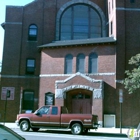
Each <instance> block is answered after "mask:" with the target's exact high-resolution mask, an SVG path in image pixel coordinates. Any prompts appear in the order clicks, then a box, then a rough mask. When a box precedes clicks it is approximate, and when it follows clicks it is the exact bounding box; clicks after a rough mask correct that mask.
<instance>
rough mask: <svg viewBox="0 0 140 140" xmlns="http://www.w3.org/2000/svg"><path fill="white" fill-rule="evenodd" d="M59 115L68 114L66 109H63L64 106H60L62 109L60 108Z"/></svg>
mask: <svg viewBox="0 0 140 140" xmlns="http://www.w3.org/2000/svg"><path fill="white" fill-rule="evenodd" d="M61 113H62V114H68V110H67V108H66V107H64V106H62V107H61Z"/></svg>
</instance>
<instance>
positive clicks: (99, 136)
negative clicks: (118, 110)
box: [14, 129, 128, 140]
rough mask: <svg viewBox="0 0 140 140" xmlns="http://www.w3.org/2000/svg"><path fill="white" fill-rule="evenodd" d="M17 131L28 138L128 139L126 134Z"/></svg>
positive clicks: (74, 139) (52, 139)
mask: <svg viewBox="0 0 140 140" xmlns="http://www.w3.org/2000/svg"><path fill="white" fill-rule="evenodd" d="M14 131H15V132H17V133H18V134H20V135H21V136H23V137H24V138H26V140H72V139H73V140H128V138H127V136H126V135H117V134H115V135H114V134H106V133H93V132H88V134H86V135H72V134H71V132H70V131H56V130H55V131H54V130H45V131H39V132H32V131H30V132H22V131H21V130H19V129H15V130H14Z"/></svg>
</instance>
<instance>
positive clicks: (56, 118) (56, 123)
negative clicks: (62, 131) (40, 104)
mask: <svg viewBox="0 0 140 140" xmlns="http://www.w3.org/2000/svg"><path fill="white" fill-rule="evenodd" d="M60 116H61V112H60V110H59V108H58V107H56V106H54V107H52V111H51V113H50V127H56V128H57V127H60V121H61V120H60Z"/></svg>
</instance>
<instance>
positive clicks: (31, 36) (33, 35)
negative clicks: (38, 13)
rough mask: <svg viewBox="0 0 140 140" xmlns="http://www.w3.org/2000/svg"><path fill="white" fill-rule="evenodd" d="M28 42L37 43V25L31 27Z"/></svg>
mask: <svg viewBox="0 0 140 140" xmlns="http://www.w3.org/2000/svg"><path fill="white" fill-rule="evenodd" d="M28 40H29V41H36V40H37V26H36V25H35V24H32V25H30V26H29V29H28Z"/></svg>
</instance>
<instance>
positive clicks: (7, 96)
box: [4, 90, 11, 125]
mask: <svg viewBox="0 0 140 140" xmlns="http://www.w3.org/2000/svg"><path fill="white" fill-rule="evenodd" d="M10 95H11V91H10V90H7V92H6V101H5V110H4V125H5V121H6V112H7V98H10Z"/></svg>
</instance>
